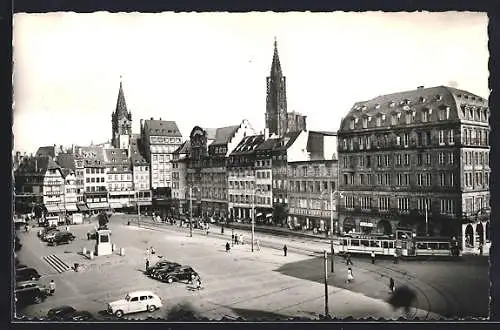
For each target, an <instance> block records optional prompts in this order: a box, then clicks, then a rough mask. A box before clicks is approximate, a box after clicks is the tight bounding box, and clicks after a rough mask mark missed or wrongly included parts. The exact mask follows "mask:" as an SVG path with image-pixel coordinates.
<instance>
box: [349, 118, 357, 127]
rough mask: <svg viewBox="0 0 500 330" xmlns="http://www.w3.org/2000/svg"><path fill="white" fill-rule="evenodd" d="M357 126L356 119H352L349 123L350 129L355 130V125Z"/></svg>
mask: <svg viewBox="0 0 500 330" xmlns="http://www.w3.org/2000/svg"><path fill="white" fill-rule="evenodd" d="M355 124H356V122H355V119H354V118H352V119H351V120H350V121H349V128H350V129H354V125H355Z"/></svg>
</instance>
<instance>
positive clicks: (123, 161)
mask: <svg viewBox="0 0 500 330" xmlns="http://www.w3.org/2000/svg"><path fill="white" fill-rule="evenodd" d="M128 152H129V150H127V149H118V148H113V149H104V156H105V166H106V186H107V191H108V202H109V205H110V207H111V208H112V209H115V210H121V209H124V208H130V207H132V204H133V202H134V201H135V193H134V182H133V177H132V170H131V166H130V160H129V154H128Z"/></svg>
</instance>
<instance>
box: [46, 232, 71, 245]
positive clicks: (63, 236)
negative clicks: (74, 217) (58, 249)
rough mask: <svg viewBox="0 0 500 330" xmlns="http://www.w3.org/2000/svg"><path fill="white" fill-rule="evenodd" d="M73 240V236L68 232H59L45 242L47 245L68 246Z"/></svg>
mask: <svg viewBox="0 0 500 330" xmlns="http://www.w3.org/2000/svg"><path fill="white" fill-rule="evenodd" d="M74 239H75V236H74V235H73V234H72V233H70V232H68V231H61V232H58V233H56V234H55V235H54V237H53V238H49V239H48V240H47V242H48V243H49V245H59V244H69V243H70V242H72V241H73V240H74Z"/></svg>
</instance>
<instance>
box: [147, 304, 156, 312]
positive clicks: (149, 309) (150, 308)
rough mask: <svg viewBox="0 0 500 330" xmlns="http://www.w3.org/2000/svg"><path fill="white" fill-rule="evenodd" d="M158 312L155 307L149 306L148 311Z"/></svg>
mask: <svg viewBox="0 0 500 330" xmlns="http://www.w3.org/2000/svg"><path fill="white" fill-rule="evenodd" d="M155 310H156V306H155V305H149V306H148V311H149V312H151V313H153V312H154V311H155Z"/></svg>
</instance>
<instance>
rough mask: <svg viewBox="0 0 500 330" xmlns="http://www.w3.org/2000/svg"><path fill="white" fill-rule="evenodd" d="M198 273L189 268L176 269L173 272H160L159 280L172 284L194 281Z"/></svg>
mask: <svg viewBox="0 0 500 330" xmlns="http://www.w3.org/2000/svg"><path fill="white" fill-rule="evenodd" d="M197 276H198V273H197V272H195V271H194V269H193V268H191V267H189V266H183V267H179V268H174V269H173V270H171V271H165V272H159V274H158V275H157V278H158V279H159V280H160V281H162V282H167V283H172V282H180V281H192V280H193V279H195V278H196V277H197Z"/></svg>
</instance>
